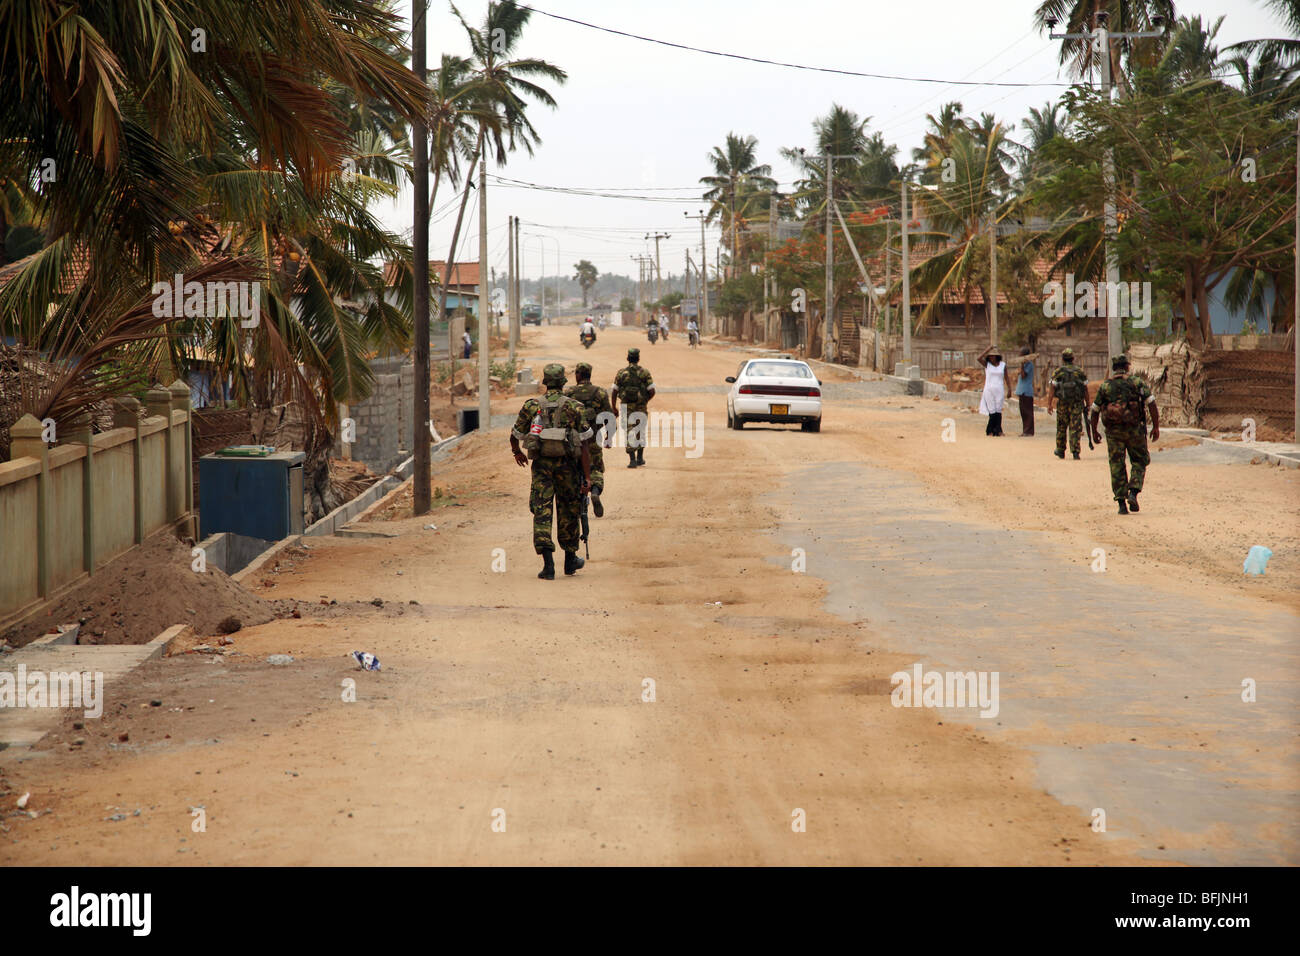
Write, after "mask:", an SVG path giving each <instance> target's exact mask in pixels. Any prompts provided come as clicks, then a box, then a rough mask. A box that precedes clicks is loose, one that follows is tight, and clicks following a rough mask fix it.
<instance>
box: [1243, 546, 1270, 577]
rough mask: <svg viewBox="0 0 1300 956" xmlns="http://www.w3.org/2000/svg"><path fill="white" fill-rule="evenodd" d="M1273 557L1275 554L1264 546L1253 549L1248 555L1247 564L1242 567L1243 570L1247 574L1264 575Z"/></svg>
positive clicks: (1253, 547)
mask: <svg viewBox="0 0 1300 956" xmlns="http://www.w3.org/2000/svg"><path fill="white" fill-rule="evenodd" d="M1271 557H1273V552H1272V551H1270V550H1269V549H1268V548H1266V547H1264V546H1263V545H1262V544H1257V545H1254V546H1252V547H1251V549H1250V551H1249V552H1248V553H1247V554H1246V563H1245V564H1243V565H1242V567H1241V570H1242V571H1244V572H1245V573H1246V574H1263V573H1264V569H1265V568H1267V567H1268V559H1269V558H1271Z"/></svg>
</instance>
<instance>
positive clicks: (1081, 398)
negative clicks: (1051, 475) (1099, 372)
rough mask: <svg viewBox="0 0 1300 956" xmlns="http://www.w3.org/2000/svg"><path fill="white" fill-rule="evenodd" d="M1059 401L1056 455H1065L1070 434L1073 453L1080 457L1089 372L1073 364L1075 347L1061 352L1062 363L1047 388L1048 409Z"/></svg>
mask: <svg viewBox="0 0 1300 956" xmlns="http://www.w3.org/2000/svg"><path fill="white" fill-rule="evenodd" d="M1053 401H1055V402H1056V451H1055V452H1053V454H1055V455H1056V457H1057V458H1064V457H1065V435H1066V432H1067V431H1068V432H1069V434H1070V454H1072V455H1073V456H1074V457H1075V458H1076V459H1077V458H1078V457H1079V436H1080V435H1081V434H1082V432H1083V408H1084V406H1085V405H1087V404H1088V373H1087V372H1085V371H1084V370H1083V369H1081V368H1080V367H1079V366H1077V365H1075V364H1074V350H1073V349H1066V350H1065V351H1064V352H1062V353H1061V367H1060V368H1058V369H1057V370H1056V371H1055V372H1053V373H1052V382H1051V384H1050V385H1049V386H1048V388H1047V411H1048V414H1051V411H1052V402H1053Z"/></svg>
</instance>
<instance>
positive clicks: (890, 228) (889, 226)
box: [876, 222, 894, 372]
mask: <svg viewBox="0 0 1300 956" xmlns="http://www.w3.org/2000/svg"><path fill="white" fill-rule="evenodd" d="M893 241H894V224H893V223H892V222H887V223H885V308H884V313H885V338H889V303H890V302H891V301H893V298H894V293H893V290H892V289H891V288H890V286H891V283H892V282H893V278H894V276H893V273H892V272H891V271H890V266H892V265H893V260H892V257H891V256H890V249H889V244H890V243H891V242H893ZM882 352H883V349H882V345H881V341H880V332H879V331H877V332H876V371H877V372H879V371H881V368H880V361H881V358H882V357H883V356H882Z"/></svg>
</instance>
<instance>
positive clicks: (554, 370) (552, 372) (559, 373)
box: [542, 362, 565, 385]
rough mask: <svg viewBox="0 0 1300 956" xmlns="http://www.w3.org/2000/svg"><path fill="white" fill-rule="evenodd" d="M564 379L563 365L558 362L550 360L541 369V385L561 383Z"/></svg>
mask: <svg viewBox="0 0 1300 956" xmlns="http://www.w3.org/2000/svg"><path fill="white" fill-rule="evenodd" d="M564 381H565V379H564V366H563V365H560V364H559V363H558V362H552V363H551V364H550V365H548V366H546V368H544V369H542V384H543V385H563V384H564Z"/></svg>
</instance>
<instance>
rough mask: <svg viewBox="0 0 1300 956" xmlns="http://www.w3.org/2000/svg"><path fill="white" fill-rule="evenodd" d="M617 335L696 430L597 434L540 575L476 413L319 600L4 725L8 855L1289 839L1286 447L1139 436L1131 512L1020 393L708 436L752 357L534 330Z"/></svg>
mask: <svg viewBox="0 0 1300 956" xmlns="http://www.w3.org/2000/svg"><path fill="white" fill-rule="evenodd" d="M631 342H636V343H637V344H639V345H641V347H642V351H643V355H644V358H645V362H646V364H647V365H648V366H649V367H650V368H651V370H652V371H653V372H654V374H655V378H656V382H657V383H658V384H659V385H660V386H661V388H662V390H663V391H662V394H661V396H660V398H659V399H658V401H657V402H656V406H654V407H658V408H659V409H661V410H668V411H681V412H683V413H690V412H697V411H698V412H700V413H702V414H703V416H704V419H703V420H704V426H705V430H704V432H703V445H702V448H701V452H702V453H701V454H700V455H699V456H698V457H688V456H687V454H686V450H685V449H682V448H677V449H651V450H650V451H649V452H648V453H647V461H648V462H649V466H648V467H646V468H642V469H637V470H635V471H628V470H627V469H626V468H625V467H623V466H624V464H625V461H626V459H625V457H624V456H623V454H622V453H621V452H620V451H618V450H614V451H611V452H607V456H608V458H607V460H608V463H609V465H610V468H609V479H608V488H607V493H606V496H605V500H606V505H607V509H608V511H607V515H606V517H605V518H604V519H601V520H597V521H593V535H592V542H591V545H592V561H591V563H590V564H589V565H588V567H587V568H586V569H584V570H583V571H582V572H580V573H579V575H577V576H576V577H574V578H569V579H565V578H563V577H561V579H560V580H556V581H554V582H543V581H539V580H537V579H536V577H535V573H536V570H537V567H538V562H537V560H536V558H535V556H534V555H533V554H532V550H531V546H530V536H529V518H528V514H527V501H526V499H527V476H526V474H525V472H523V471H522V470H521V469H518V468H516V467H515V465H514V463H513V462H512V460H511V459H510V456H509V453H508V449H507V446H506V440H505V434H504V431H498V432H495V433H492V434H490V435H479V436H473V437H472V438H471V439H469V440H467V441H465V442H463V443H461V445H460V446H459V447H458V448H457V449H456V451H455V453H454V455H453V456H452V459H451V460H450V461H447V462H443V463H440V464H438V465H437V466H436V468H435V475H434V481H435V484H436V485H438V486H439V487H440V488H441V489H442V490H443V492H444V494H443V497H441V498H439V499H437V502H436V504H437V507H436V508H435V511H434V513H433V514H432V515H431V516H427V517H421V518H414V517H410V512H409V500H408V502H407V503H405V504H402V505H399V506H398V507H396V508H394V509H393V510H392V512H391V513H390V515H389V516H388V517H389V518H390V520H386V521H380V522H376V523H373V524H368V525H367V526H366V527H367V528H368V529H372V530H375V531H384V532H388V533H392V534H395V535H396V537H393V538H370V539H339V538H331V539H324V540H319V541H314V542H312V548H311V551H310V555H309V556H307V557H304V558H302V559H300V560H296V561H295V562H294V566H293V567H292V568H287V569H285V570H284V571H283V572H282V573H279V574H275V575H271V576H269V577H268V578H266V579H265V580H266V581H267V583H268V584H270V585H272V586H268V587H263V588H262V589H261V591H262V593H264V594H265V595H266V596H273V597H276V598H281V599H284V598H298V599H301V600H302V601H303V602H304V609H305V613H304V616H303V618H302V619H300V620H294V619H286V620H278V621H273V622H271V623H269V624H266V625H262V626H260V627H257V628H253V629H247V630H245V631H243V632H241V633H240V634H239V635H237V646H238V648H239V649H240V650H241V651H242V652H244V653H245V654H247V655H249V656H248V657H234V658H226V659H221V660H217V661H216V662H210V661H209V660H208V659H206V658H195V657H193V656H185V657H177V658H171V659H168V660H165V661H160V662H157V663H152V664H148V665H145V666H144V667H143V668H141V670H140V671H138V672H137V673H138V676H137V679H136V680H135V682H134V683H133V684H132V685H131V692H130V696H129V699H125V700H117V701H109V706H108V708H107V714H106V716H105V718H104V719H102V720H100V721H91V722H87V727H86V729H85V730H84V731H73V730H72V729H71V719H72V718H71V717H69V719H68V722H67V723H66V724H65V728H64V730H63V731H61V732H60V733H58V734H55V735H52V736H51V737H50V738H47V742H46V743H45V745H44V746H43V747H42V749H41V750H40V751H38V753H37V754H36V755H35V756H30V757H29V756H27V755H23V754H16V753H13V752H7V753H0V772H3V773H4V774H5V777H6V780H7V782H8V784H9V786H10V787H11V788H14V789H16V790H17V791H18V792H22V791H24V790H30V791H31V792H32V795H33V796H32V801H31V804H30V805H31V806H32V807H34V808H36V809H37V810H38V811H42V813H41V815H40V816H38V818H36V819H34V820H31V819H25V818H10V819H6V820H5V821H4V822H5V823H6V824H7V826H8V831H7V832H5V833H0V863H14V862H46V861H48V862H58V863H65V864H81V863H92V864H109V863H161V864H188V863H201V864H223V863H275V864H297V863H316V864H330V863H414V864H420V863H438V864H458V863H522V864H530V863H618V864H632V863H651V864H657V863H715V864H716V863H724V864H725V863H738V864H746V863H814V864H815V863H874V864H890V863H900V864H908V863H925V864H947V863H963V864H981V863H987V864H1123V863H1145V862H1153V861H1156V862H1158V861H1165V860H1167V861H1169V862H1199V861H1202V860H1209V861H1216V860H1217V861H1222V862H1254V861H1266V860H1272V861H1287V862H1293V863H1294V862H1297V860H1298V859H1300V852H1298V851H1297V843H1296V838H1295V832H1294V824H1293V823H1291V822H1290V821H1291V820H1292V819H1294V816H1295V814H1294V808H1295V806H1296V799H1295V792H1296V789H1297V764H1296V760H1295V756H1294V747H1293V741H1294V739H1295V730H1296V728H1295V725H1294V720H1295V712H1296V708H1295V688H1296V677H1297V666H1296V658H1295V637H1296V633H1297V627H1296V610H1297V608H1296V600H1295V591H1294V586H1295V584H1296V582H1297V580H1298V579H1297V573H1298V572H1297V568H1296V562H1295V558H1294V555H1295V548H1294V545H1295V543H1296V541H1297V534H1298V530H1300V529H1298V527H1297V525H1298V522H1297V513H1296V504H1297V478H1296V475H1295V473H1294V472H1283V471H1281V470H1279V469H1273V468H1265V467H1254V468H1252V467H1251V466H1247V465H1241V466H1205V465H1198V464H1196V463H1195V459H1194V457H1192V456H1188V455H1187V453H1186V452H1185V451H1184V450H1183V449H1181V448H1173V449H1172V450H1170V451H1168V452H1156V453H1155V454H1154V456H1153V457H1154V459H1155V460H1154V464H1153V467H1152V469H1151V472H1150V479H1149V486H1148V488H1149V490H1148V492H1147V494H1145V495H1144V496H1143V512H1142V514H1141V515H1140V516H1135V517H1134V518H1132V519H1128V520H1129V523H1121V522H1120V521H1119V520H1118V519H1117V518H1116V516H1114V515H1112V514H1111V508H1110V504H1109V495H1108V491H1107V489H1106V478H1105V475H1106V473H1105V463H1104V457H1103V456H1102V454H1101V453H1100V452H1094V453H1088V452H1086V451H1085V460H1084V461H1082V462H1079V463H1073V462H1065V463H1062V462H1058V461H1057V460H1056V459H1055V458H1053V457H1051V455H1050V447H1049V446H1048V445H1047V444H1046V442H1047V440H1048V439H1047V438H1046V437H1045V431H1046V428H1045V427H1044V426H1043V425H1040V428H1039V431H1040V434H1039V437H1038V438H1037V439H1033V440H1029V439H1026V440H1021V439H1018V438H1010V437H1009V438H1004V439H1001V440H986V439H984V438H983V436H982V434H981V432H982V423H980V421H979V420H978V419H977V418H976V417H975V416H973V415H967V414H963V413H960V412H958V411H956V410H955V409H953V408H952V407H951V406H947V405H943V404H941V403H929V402H921V401H919V400H916V399H908V398H905V397H902V396H892V395H888V394H887V393H886V392H885V391H884V390H883V388H881V387H880V386H874V385H870V384H867V385H857V384H853V383H852V382H851V379H852V376H849V375H845V374H840V373H834V374H827V375H826V376H825V378H826V379H827V381H828V382H832V383H834V382H837V381H838V382H841V383H842V384H835V385H832V386H831V387H830V388H828V392H829V393H830V395H831V396H832V397H831V398H830V399H829V400H828V412H827V418H826V424H825V428H824V431H823V432H822V433H821V434H820V435H806V434H803V433H800V432H799V431H797V430H790V429H788V428H782V429H775V428H771V429H769V428H753V427H752V428H747V429H746V430H745V431H744V432H739V433H738V432H732V431H728V430H726V428H725V420H724V411H723V408H724V406H723V395H722V394H721V392H722V378H723V376H725V375H727V374H730V373H731V372H732V371H733V370H734V369H735V367H736V365H737V364H738V363H739V361H740V360H741V358H742V353H740V352H737V351H735V350H729V349H725V348H716V347H711V348H703V349H700V350H698V351H694V352H692V351H689V350H688V349H687V348H686V346H685V345H684V343H683V342H682V341H681V340H680V339H679V338H676V337H675V338H674V340H673V341H672V342H670V343H668V344H667V345H665V344H662V343H661V344H660V345H658V346H655V347H653V348H651V347H647V344H646V343H645V342H644V340H643V339H640V338H635V337H634V336H633V333H631V332H619V331H614V330H610V331H609V332H607V333H606V334H604V335H602V337H601V339H600V341H599V342H598V344H597V346H596V348H594V349H592V350H591V351H590V352H586V353H583V352H582V350H581V349H580V348H578V347H577V343H576V341H575V335H574V331H573V330H572V329H569V328H557V329H549V328H547V329H539V330H537V331H532V330H529V331H528V332H526V333H525V347H526V354H527V356H528V358H529V359H530V361H533V362H534V363H535V364H536V365H537V366H538V369H539V371H540V365H541V364H542V363H543V362H544V361H546V360H548V359H551V358H556V359H561V360H565V361H567V362H568V363H569V364H571V363H572V362H573V361H574V360H576V358H577V356H578V355H579V354H582V357H583V358H585V359H587V360H588V361H591V362H592V363H593V364H594V365H595V366H596V378H597V380H598V381H600V382H602V383H607V382H608V381H609V379H610V378H612V375H613V372H614V371H615V370H616V369H617V368H618V367H619V366H620V365H621V364H622V355H623V349H624V348H625V347H626V345H627V344H629V343H631ZM513 404H515V403H511V402H502V403H498V407H497V408H496V411H498V412H503V411H507V410H508V409H507V406H508V405H513ZM943 418H953V419H954V421H955V423H956V425H957V429H958V441H957V442H955V443H943V442H941V440H940V433H941V427H942V425H941V420H942V419H943ZM1168 444H1171V445H1172V444H1177V443H1176V442H1170V443H1168ZM1166 455H1168V456H1170V459H1169V460H1170V461H1171V462H1175V461H1179V460H1180V459H1179V458H1178V456H1182V457H1183V458H1184V459H1186V460H1183V461H1181V463H1176V464H1175V463H1170V464H1167V465H1166V464H1164V463H1163V456H1166ZM429 523H434V524H436V525H437V530H436V531H434V530H428V529H426V527H425V526H426V525H427V524H429ZM1252 543H1270V544H1271V546H1272V547H1273V550H1274V551H1275V552H1276V553H1277V554H1276V556H1275V557H1274V559H1273V561H1274V563H1273V565H1270V570H1269V577H1268V578H1267V579H1266V580H1265V581H1251V582H1245V581H1243V580H1242V579H1241V578H1240V573H1239V572H1240V561H1241V557H1242V556H1244V552H1245V549H1246V547H1248V546H1249V544H1252ZM796 547H801V548H803V551H804V554H805V556H806V560H807V569H808V570H807V573H806V574H796V573H792V571H791V555H792V551H793V549H794V548H796ZM1095 548H1102V549H1104V550H1105V551H1106V557H1107V562H1108V565H1107V570H1106V571H1105V572H1104V574H1099V575H1093V574H1092V572H1091V571H1090V570H1089V564H1090V562H1091V561H1093V560H1094V557H1093V555H1094V549H1095ZM495 549H502V550H503V551H504V554H505V559H506V570H505V571H504V572H503V573H498V572H494V571H493V570H492V564H493V560H494V551H495ZM498 555H499V553H498ZM1076 579H1082V581H1083V583H1082V584H1079V583H1078V580H1076ZM375 598H378V599H380V600H381V601H382V602H383V604H382V606H374V605H371V604H369V603H367V602H370V601H371V600H372V599H375ZM322 600H325V601H329V600H337V601H338V602H339V605H337V606H333V607H330V608H325V609H323V610H325V611H328V612H329V616H328V617H318V616H316V613H315V612H316V611H318V610H322V609H321V608H320V602H321V601H322ZM411 602H418V603H411ZM1139 612H1141V613H1144V614H1147V615H1149V617H1148V618H1147V619H1144V620H1143V621H1142V622H1141V623H1142V625H1143V628H1144V629H1139V628H1138V627H1137V626H1136V625H1134V626H1130V625H1129V624H1127V623H1126V616H1133V615H1136V614H1138V613H1139ZM1157 621H1158V622H1161V624H1160V627H1158V628H1156V627H1154V626H1153V622H1157ZM1207 621H1209V622H1210V626H1209V627H1207V626H1206V624H1205V622H1207ZM1153 635H1154V636H1153ZM354 648H356V649H365V650H370V651H373V652H374V653H376V654H377V655H378V656H379V657H380V659H381V660H382V661H383V665H384V669H383V670H382V671H381V672H379V673H361V672H358V671H356V670H355V668H354V666H353V665H352V664H351V661H350V660H349V659H348V658H347V657H346V656H345V655H346V654H347V652H348V651H350V650H352V649H354ZM271 653H288V654H292V655H293V656H294V657H295V658H296V662H295V663H294V664H291V665H287V666H283V667H275V666H272V665H269V664H267V663H266V662H265V657H266V655H268V654H271ZM1124 654H1128V655H1131V657H1129V658H1124V657H1122V656H1121V655H1124ZM918 660H922V661H923V662H924V664H925V666H926V667H928V668H929V667H935V668H950V669H960V670H967V669H983V668H988V669H993V668H997V669H1000V670H1001V672H1002V685H1001V696H1002V707H1001V711H1000V713H999V715H998V717H997V718H994V719H984V718H980V717H979V716H977V715H976V713H975V712H973V711H970V710H964V711H956V710H933V709H924V708H895V707H892V706H891V705H890V698H889V694H888V692H889V686H890V685H889V676H890V675H891V674H892V673H893V672H894V671H896V670H899V669H902V668H906V667H910V666H911V665H912V664H913V663H914V662H916V661H918ZM1145 674H1150V675H1151V677H1150V678H1149V679H1148V678H1146V677H1145V676H1143V675H1145ZM1243 676H1246V677H1253V678H1254V679H1256V680H1257V681H1258V682H1259V686H1260V695H1259V696H1260V699H1259V701H1258V702H1257V703H1256V704H1253V705H1247V704H1241V703H1238V702H1237V695H1238V694H1239V686H1240V680H1241V678H1242V677H1243ZM348 678H352V679H354V680H355V681H356V694H357V700H356V702H344V701H343V700H342V699H341V696H342V694H341V685H342V682H343V681H344V680H345V679H348ZM647 678H649V679H651V680H653V681H654V690H655V699H654V701H653V702H645V701H643V699H642V698H643V693H644V688H645V687H646V684H645V683H644V682H645V680H646V679H647ZM151 699H161V700H162V702H163V706H161V707H150V706H149V701H150V700H151ZM123 705H124V706H123ZM173 708H180V709H179V710H173ZM122 733H127V734H128V737H127V739H126V740H125V741H122V740H120V739H119V737H120V735H121V734H122ZM74 736H81V737H84V738H85V740H86V743H85V744H84V745H83V746H81V747H78V748H72V747H70V746H69V745H68V743H67V741H69V740H70V739H71V738H72V737H74ZM1223 795H1227V796H1223ZM1228 797H1231V799H1229V798H1228ZM1192 805H1195V807H1196V808H1197V812H1195V813H1193V812H1189V807H1190V806H1192ZM195 807H202V808H203V810H204V812H205V815H206V831H205V832H202V833H196V832H194V831H193V829H192V819H193V817H192V813H193V811H192V808H195ZM1094 807H1100V808H1103V809H1106V810H1107V824H1108V825H1107V832H1106V833H1104V834H1101V833H1095V832H1093V830H1092V829H1091V828H1090V826H1089V824H1090V820H1091V816H1090V813H1091V810H1092V808H1094ZM137 809H138V810H140V813H139V815H138V816H137V815H135V812H134V811H135V810H137ZM43 811H49V812H48V813H46V812H43ZM501 811H503V812H504V820H505V831H504V832H496V831H494V829H493V821H494V819H496V820H498V821H500V820H501V819H502V813H501ZM797 811H802V812H803V813H804V814H805V815H806V821H807V828H806V832H794V831H793V829H792V826H791V821H792V814H795V813H796V812H797ZM119 814H120V815H124V817H125V819H121V820H113V819H111V817H112V816H114V815H119ZM106 818H107V819H106ZM1252 821H1253V822H1252Z"/></svg>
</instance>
